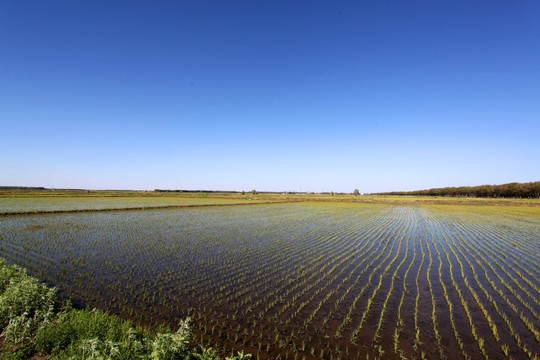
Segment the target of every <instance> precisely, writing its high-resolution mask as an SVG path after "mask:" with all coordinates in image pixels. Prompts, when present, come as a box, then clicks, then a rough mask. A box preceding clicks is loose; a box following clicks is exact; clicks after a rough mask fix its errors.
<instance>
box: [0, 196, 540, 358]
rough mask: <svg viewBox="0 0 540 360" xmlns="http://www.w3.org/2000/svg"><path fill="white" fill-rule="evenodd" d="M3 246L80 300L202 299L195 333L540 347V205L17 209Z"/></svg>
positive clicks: (327, 354) (327, 345) (172, 314)
mask: <svg viewBox="0 0 540 360" xmlns="http://www.w3.org/2000/svg"><path fill="white" fill-rule="evenodd" d="M255 198H257V199H261V198H264V196H257V197H255ZM178 199H179V198H178ZM178 199H176V200H178ZM66 200H68V201H71V200H72V199H70V198H67V199H66ZM97 200H99V201H101V200H103V199H101V198H96V199H85V200H84V201H89V202H83V205H84V206H89V204H92V201H97ZM118 200H120V201H124V200H122V198H119V199H115V200H112V199H111V201H118ZM145 200H149V199H140V198H136V199H134V201H135V202H137V204H141V203H144V201H145ZM151 200H152V201H150V202H149V203H150V204H155V202H153V201H158V202H159V201H165V202H167V201H171V199H168V198H162V199H151ZM212 200H215V199H212ZM212 200H208V201H212ZM266 200H268V198H266ZM32 201H33V200H32ZM73 201H75V200H73ZM99 201H98V203H99ZM194 201H195V200H194ZM196 201H201V199H198V200H196ZM235 201H237V200H235ZM248 201H249V200H248ZM98 203H95V204H93V205H92V206H103V204H101V205H100V204H98ZM201 203H204V201H202V202H201ZM106 204H108V203H106ZM106 204H105V205H106ZM125 204H127V205H129V204H131V203H130V202H129V201H127V202H125ZM75 205H76V204H74V203H72V204H70V206H75ZM40 206H43V205H40ZM60 206H65V205H60ZM37 208H39V206H38V207H37ZM0 253H1V254H2V257H4V258H6V259H7V260H8V261H9V262H11V263H16V264H19V265H21V266H24V267H26V268H28V269H29V271H30V273H31V274H32V275H34V276H37V277H38V278H41V279H43V280H45V281H47V282H48V283H49V284H51V285H54V286H57V287H58V288H59V289H61V290H62V292H63V294H65V295H67V296H69V297H72V298H73V299H74V300H75V301H76V302H78V303H81V304H87V305H90V306H95V307H99V308H102V309H104V310H109V311H111V312H113V313H116V314H119V315H121V316H123V317H126V318H131V319H133V320H135V321H136V322H138V323H142V324H146V325H150V326H157V325H158V324H162V323H167V324H170V325H172V326H175V325H176V324H177V322H178V321H179V320H180V319H182V318H184V317H185V316H187V315H190V316H192V317H193V320H194V327H195V329H194V331H195V338H196V341H197V342H198V343H201V344H212V345H214V346H216V345H217V346H219V347H220V349H221V350H222V351H223V352H224V353H230V352H231V351H232V350H233V349H235V350H239V349H245V350H247V351H248V352H250V353H252V354H254V355H255V357H256V358H257V356H258V357H259V358H261V359H276V358H278V357H281V358H282V359H294V358H297V359H302V358H306V359H321V358H324V359H338V358H341V359H366V356H369V358H371V359H373V358H376V357H381V358H399V357H401V356H402V357H404V358H408V359H413V358H416V359H420V358H423V357H425V358H427V359H438V358H448V359H473V360H475V359H486V358H489V359H503V358H509V357H512V358H514V359H523V358H530V359H535V358H536V357H537V356H538V355H540V345H539V344H540V332H539V330H540V280H539V279H540V209H539V208H538V207H527V206H468V205H449V204H448V203H446V204H445V205H411V204H408V203H405V204H401V205H400V204H394V203H391V204H384V203H383V204H370V203H349V202H333V203H329V202H299V203H280V204H264V205H263V204H258V205H257V204H256V205H251V206H227V207H223V206H217V207H212V206H210V207H192V208H178V209H154V210H140V211H116V212H91V213H63V214H46V215H41V214H30V215H21V216H13V215H4V216H1V217H0Z"/></svg>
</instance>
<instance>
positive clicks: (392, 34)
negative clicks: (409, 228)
mask: <svg viewBox="0 0 540 360" xmlns="http://www.w3.org/2000/svg"><path fill="white" fill-rule="evenodd" d="M539 139H540V2H539V1H538V0H531V1H528V0H524V1H508V0H505V1H499V0H494V1H493V0H492V1H470V0H467V1H456V0H453V1H433V0H429V1H401V0H399V1H370V2H359V1H342V2H341V1H307V0H302V1H290V0H287V1H274V0H272V1H251V0H250V1H205V0H197V1H146V2H138V1H41V0H39V1H2V2H1V3H0V185H20V186H45V187H55V188H88V189H155V188H162V189H221V190H246V191H249V190H251V189H256V190H280V191H282V190H287V191H294V190H295V191H345V192H352V191H353V190H354V189H355V188H358V189H359V190H360V191H361V192H379V191H391V190H414V189H425V188H433V187H444V186H460V185H481V184H501V183H507V182H514V181H517V182H529V181H538V180H540V140H539Z"/></svg>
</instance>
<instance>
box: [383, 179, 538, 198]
mask: <svg viewBox="0 0 540 360" xmlns="http://www.w3.org/2000/svg"><path fill="white" fill-rule="evenodd" d="M378 195H421V196H471V197H494V198H498V197H499V198H540V181H535V182H528V183H516V182H513V183H508V184H502V185H480V186H460V187H444V188H436V189H428V190H416V191H392V192H386V193H379V194H378Z"/></svg>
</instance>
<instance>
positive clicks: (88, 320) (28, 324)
mask: <svg viewBox="0 0 540 360" xmlns="http://www.w3.org/2000/svg"><path fill="white" fill-rule="evenodd" d="M191 339H192V332H191V328H190V324H189V319H186V320H183V321H180V322H179V326H178V329H177V330H176V331H171V330H170V329H168V328H166V327H162V328H160V330H159V331H157V332H156V331H150V330H148V329H145V328H143V327H141V326H135V325H134V324H133V323H132V322H131V321H127V320H122V319H120V318H119V317H117V316H114V315H110V314H108V313H106V312H102V311H99V310H96V309H93V310H89V309H85V310H77V309H74V308H72V307H71V305H70V304H69V302H64V303H61V302H60V301H59V300H58V298H57V297H56V290H55V289H54V288H48V287H47V286H46V285H45V284H42V283H40V282H39V281H38V280H37V279H35V278H33V277H31V276H29V275H28V274H27V273H26V271H24V269H22V268H20V267H18V266H15V265H11V266H8V265H7V264H6V262H5V260H3V259H0V357H1V358H2V359H30V358H32V357H33V356H34V355H39V356H40V357H45V358H49V359H89V360H90V359H96V360H97V359H141V360H142V359H144V360H146V359H152V360H158V359H163V360H171V359H201V360H217V359H219V357H218V355H217V353H216V352H215V351H214V350H212V349H211V348H200V349H194V348H193V347H192V345H191ZM250 357H251V356H250V355H244V354H243V352H241V353H239V354H238V355H236V356H229V357H227V358H226V359H227V360H240V359H249V358H250Z"/></svg>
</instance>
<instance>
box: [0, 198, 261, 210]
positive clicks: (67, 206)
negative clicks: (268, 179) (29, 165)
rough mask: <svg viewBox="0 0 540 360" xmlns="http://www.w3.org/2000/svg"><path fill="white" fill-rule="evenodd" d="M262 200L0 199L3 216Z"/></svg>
mask: <svg viewBox="0 0 540 360" xmlns="http://www.w3.org/2000/svg"><path fill="white" fill-rule="evenodd" d="M258 201H259V202H260V201H261V200H250V199H249V198H245V199H227V198H218V197H214V198H205V197H198V198H196V197H179V196H176V197H164V196H155V197H150V196H114V197H113V196H47V197H37V196H24V197H21V196H18V197H13V196H10V197H0V214H2V213H4V214H6V213H7V214H9V213H20V212H30V213H32V212H60V211H72V210H106V209H130V208H154V207H174V206H191V205H214V204H217V205H219V204H238V203H252V202H253V203H254V202H258Z"/></svg>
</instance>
